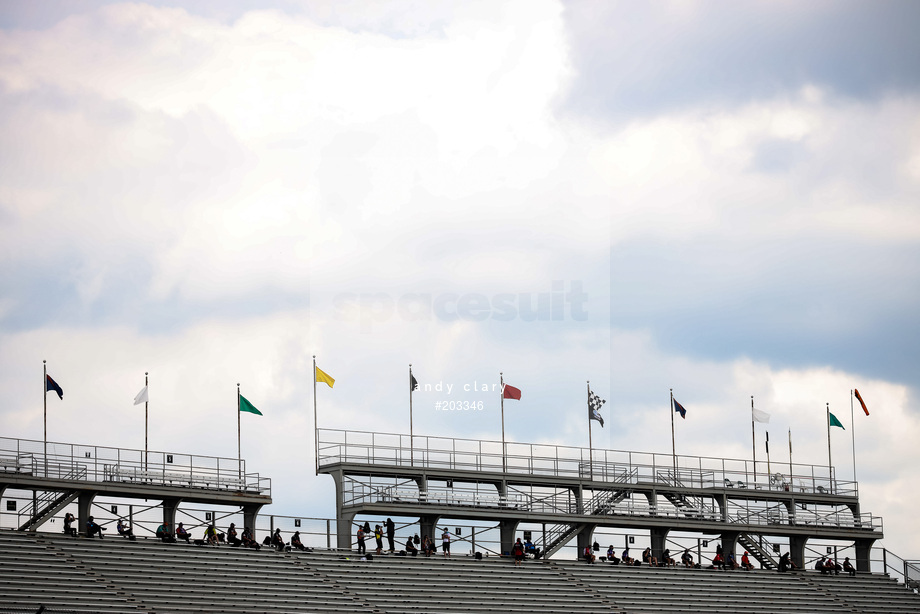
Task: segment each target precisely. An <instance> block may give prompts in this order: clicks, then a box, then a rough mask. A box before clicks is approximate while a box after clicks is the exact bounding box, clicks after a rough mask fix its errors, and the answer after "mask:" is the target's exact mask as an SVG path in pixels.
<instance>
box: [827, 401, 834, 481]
mask: <svg viewBox="0 0 920 614" xmlns="http://www.w3.org/2000/svg"><path fill="white" fill-rule="evenodd" d="M825 405H826V406H827V410H826V411H827V478H828V479H829V480H830V481H831V486H833V481H834V480H833V476H832V475H831V472H832V471H833V466H834V465H833V463H831V404H830V403H826V404H825Z"/></svg>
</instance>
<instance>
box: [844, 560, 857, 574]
mask: <svg viewBox="0 0 920 614" xmlns="http://www.w3.org/2000/svg"><path fill="white" fill-rule="evenodd" d="M843 570H844V571H845V572H847V573H848V574H850V575H851V576H855V575H856V568H855V567H853V564H852V563H850V557H846V558H844V559H843Z"/></svg>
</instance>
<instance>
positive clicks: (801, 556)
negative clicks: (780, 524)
mask: <svg viewBox="0 0 920 614" xmlns="http://www.w3.org/2000/svg"><path fill="white" fill-rule="evenodd" d="M806 543H808V538H807V537H800V536H793V537H790V538H789V555H790V557H791V558H792V562H793V563H795V564H796V565H797V566H798V568H799V569H805V544H806Z"/></svg>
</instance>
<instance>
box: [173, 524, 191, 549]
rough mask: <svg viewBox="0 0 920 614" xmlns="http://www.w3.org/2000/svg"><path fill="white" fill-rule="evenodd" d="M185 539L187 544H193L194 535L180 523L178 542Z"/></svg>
mask: <svg viewBox="0 0 920 614" xmlns="http://www.w3.org/2000/svg"><path fill="white" fill-rule="evenodd" d="M180 539H184V540H185V543H186V544H190V543H192V541H191V539H192V534H191V533H189V532H188V531H186V530H185V527H184V526H182V523H181V522H180V523H179V526H177V527H176V540H177V541H178V540H180Z"/></svg>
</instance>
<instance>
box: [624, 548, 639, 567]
mask: <svg viewBox="0 0 920 614" xmlns="http://www.w3.org/2000/svg"><path fill="white" fill-rule="evenodd" d="M620 558H621V559H622V560H623V564H624V565H632V564H633V563H634V562H635V560H636V559H633V558H630V556H629V547H626V548H624V549H623V555H622V556H621V557H620Z"/></svg>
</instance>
